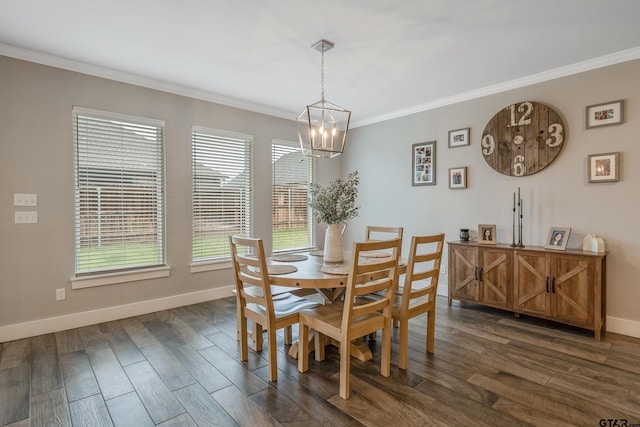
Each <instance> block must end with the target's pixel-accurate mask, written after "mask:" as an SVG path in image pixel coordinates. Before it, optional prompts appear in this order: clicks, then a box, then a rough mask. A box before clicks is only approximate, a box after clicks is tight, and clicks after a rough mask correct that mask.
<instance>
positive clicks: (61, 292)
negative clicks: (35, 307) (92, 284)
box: [56, 288, 67, 301]
mask: <svg viewBox="0 0 640 427" xmlns="http://www.w3.org/2000/svg"><path fill="white" fill-rule="evenodd" d="M65 298H67V296H66V294H65V289H64V288H59V289H56V301H64V300H65Z"/></svg>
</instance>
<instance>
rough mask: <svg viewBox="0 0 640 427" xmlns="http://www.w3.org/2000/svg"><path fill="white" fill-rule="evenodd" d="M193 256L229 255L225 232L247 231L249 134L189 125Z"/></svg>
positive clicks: (250, 201)
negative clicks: (190, 133)
mask: <svg viewBox="0 0 640 427" xmlns="http://www.w3.org/2000/svg"><path fill="white" fill-rule="evenodd" d="M191 138H192V141H191V144H192V145H191V159H192V176H193V184H192V226H191V228H192V261H193V262H194V263H205V262H211V261H218V260H228V259H230V257H231V249H230V247H229V236H231V235H240V236H246V237H248V236H251V231H252V230H251V229H252V219H253V195H252V188H253V137H251V136H249V135H242V134H236V133H231V132H225V131H220V130H214V129H204V128H197V127H194V128H193V129H192V137H191Z"/></svg>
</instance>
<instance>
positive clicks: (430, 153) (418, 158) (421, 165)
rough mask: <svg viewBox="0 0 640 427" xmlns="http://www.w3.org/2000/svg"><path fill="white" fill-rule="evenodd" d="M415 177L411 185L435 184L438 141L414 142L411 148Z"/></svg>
mask: <svg viewBox="0 0 640 427" xmlns="http://www.w3.org/2000/svg"><path fill="white" fill-rule="evenodd" d="M411 162H412V164H413V172H412V174H413V177H412V178H411V185H435V183H436V142H435V141H431V142H421V143H418V144H413V146H412V150H411Z"/></svg>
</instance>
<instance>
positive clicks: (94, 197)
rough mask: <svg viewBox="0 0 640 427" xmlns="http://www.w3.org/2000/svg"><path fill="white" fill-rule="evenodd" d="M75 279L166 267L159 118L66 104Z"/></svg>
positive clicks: (163, 181) (162, 143)
mask: <svg viewBox="0 0 640 427" xmlns="http://www.w3.org/2000/svg"><path fill="white" fill-rule="evenodd" d="M73 135H74V138H73V142H74V155H75V161H74V175H75V274H76V277H79V276H87V275H95V274H103V273H113V272H126V271H134V270H140V269H147V268H150V267H159V266H164V265H165V264H166V260H165V215H164V210H165V190H164V185H165V176H164V163H165V162H164V122H163V121H159V120H152V119H144V118H138V117H131V116H125V115H121V114H116V113H108V112H103V111H95V110H88V109H85V108H79V107H74V108H73Z"/></svg>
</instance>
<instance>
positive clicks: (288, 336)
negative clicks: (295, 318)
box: [284, 326, 293, 345]
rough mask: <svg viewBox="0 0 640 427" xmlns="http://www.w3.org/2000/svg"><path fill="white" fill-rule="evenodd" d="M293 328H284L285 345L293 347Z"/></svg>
mask: <svg viewBox="0 0 640 427" xmlns="http://www.w3.org/2000/svg"><path fill="white" fill-rule="evenodd" d="M291 329H292V328H291V326H287V327H286V328H284V343H285V345H291V343H292V342H293V333H292V331H291Z"/></svg>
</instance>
